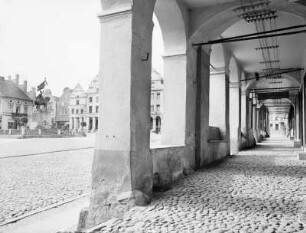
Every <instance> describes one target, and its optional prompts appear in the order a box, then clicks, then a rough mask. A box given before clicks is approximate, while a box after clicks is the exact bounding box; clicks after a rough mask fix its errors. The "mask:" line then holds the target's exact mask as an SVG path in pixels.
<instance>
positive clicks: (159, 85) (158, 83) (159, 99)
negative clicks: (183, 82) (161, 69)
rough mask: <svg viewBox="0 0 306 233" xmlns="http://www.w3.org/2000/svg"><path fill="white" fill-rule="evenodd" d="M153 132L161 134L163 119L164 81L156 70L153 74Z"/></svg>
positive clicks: (151, 122) (151, 121)
mask: <svg viewBox="0 0 306 233" xmlns="http://www.w3.org/2000/svg"><path fill="white" fill-rule="evenodd" d="M151 77H152V78H151V119H150V124H151V130H152V132H156V133H160V131H161V126H162V119H163V101H164V94H163V93H164V80H163V78H162V76H161V75H160V74H159V73H158V72H157V71H156V70H155V69H153V70H152V73H151Z"/></svg>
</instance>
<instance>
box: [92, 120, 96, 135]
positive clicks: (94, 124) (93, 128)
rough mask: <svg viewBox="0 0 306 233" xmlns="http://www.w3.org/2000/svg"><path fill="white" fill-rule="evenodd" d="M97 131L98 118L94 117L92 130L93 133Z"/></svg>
mask: <svg viewBox="0 0 306 233" xmlns="http://www.w3.org/2000/svg"><path fill="white" fill-rule="evenodd" d="M95 130H96V118H95V117H92V128H91V131H93V132H94V131H95Z"/></svg>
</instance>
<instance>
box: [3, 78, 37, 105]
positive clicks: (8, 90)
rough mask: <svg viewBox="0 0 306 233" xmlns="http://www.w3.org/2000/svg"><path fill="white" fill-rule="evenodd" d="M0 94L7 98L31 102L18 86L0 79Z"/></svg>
mask: <svg viewBox="0 0 306 233" xmlns="http://www.w3.org/2000/svg"><path fill="white" fill-rule="evenodd" d="M0 93H1V95H3V96H5V97H8V98H15V99H21V100H27V101H32V100H31V99H30V97H28V96H27V95H26V93H24V92H23V91H22V90H21V89H20V88H19V87H18V86H16V85H15V84H14V83H13V82H12V81H10V80H5V79H0Z"/></svg>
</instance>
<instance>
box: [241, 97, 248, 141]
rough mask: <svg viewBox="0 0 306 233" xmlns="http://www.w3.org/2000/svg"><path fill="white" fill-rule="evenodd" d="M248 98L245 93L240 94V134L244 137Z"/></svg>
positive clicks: (245, 133) (246, 131)
mask: <svg viewBox="0 0 306 233" xmlns="http://www.w3.org/2000/svg"><path fill="white" fill-rule="evenodd" d="M247 98H248V96H247V93H246V92H245V91H243V92H241V100H240V101H241V114H240V115H241V132H242V133H243V134H244V135H245V136H246V135H247V134H248V124H247V119H248V111H247V110H248V107H247V104H248V100H247Z"/></svg>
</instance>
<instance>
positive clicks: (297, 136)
mask: <svg viewBox="0 0 306 233" xmlns="http://www.w3.org/2000/svg"><path fill="white" fill-rule="evenodd" d="M294 110H295V114H294V115H295V121H294V122H295V124H294V127H295V129H294V146H295V147H300V146H301V138H300V98H299V96H298V95H297V96H296V99H295V108H294Z"/></svg>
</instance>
